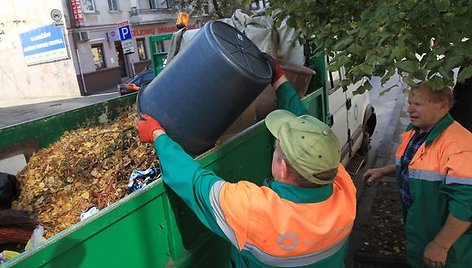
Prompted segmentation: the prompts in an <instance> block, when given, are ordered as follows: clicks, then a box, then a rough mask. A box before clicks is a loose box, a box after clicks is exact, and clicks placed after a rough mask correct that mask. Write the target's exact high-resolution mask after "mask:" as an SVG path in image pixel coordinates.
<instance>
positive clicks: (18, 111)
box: [0, 87, 120, 128]
mask: <svg viewBox="0 0 472 268" xmlns="http://www.w3.org/2000/svg"><path fill="white" fill-rule="evenodd" d="M119 97H120V95H119V94H118V91H117V89H116V87H114V88H109V89H106V90H103V91H101V92H100V93H98V94H94V95H89V96H80V97H75V98H60V97H47V98H34V99H24V100H19V101H14V102H12V101H0V128H2V127H6V126H10V125H15V124H19V123H21V122H26V121H30V120H33V119H36V118H42V117H45V116H49V115H53V114H56V113H60V112H64V111H69V110H72V109H75V108H79V107H82V106H87V105H90V104H94V103H97V102H101V101H104V100H109V99H113V98H119Z"/></svg>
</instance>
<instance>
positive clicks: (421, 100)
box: [364, 84, 472, 267]
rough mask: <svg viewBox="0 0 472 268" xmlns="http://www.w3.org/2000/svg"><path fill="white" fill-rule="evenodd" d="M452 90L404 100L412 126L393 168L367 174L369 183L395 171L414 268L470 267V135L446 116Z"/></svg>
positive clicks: (422, 90) (426, 90)
mask: <svg viewBox="0 0 472 268" xmlns="http://www.w3.org/2000/svg"><path fill="white" fill-rule="evenodd" d="M451 106H452V91H451V89H450V88H444V89H442V90H438V91H433V90H432V89H431V88H430V87H429V86H428V85H427V84H421V85H419V87H418V88H416V89H413V90H412V91H411V93H410V95H409V97H408V110H407V112H408V114H409V116H410V120H411V124H410V125H409V126H408V127H407V129H406V132H405V133H404V134H403V135H402V142H401V144H400V146H399V148H398V149H397V152H396V165H389V166H385V167H381V168H374V169H370V170H368V171H367V172H366V173H365V175H364V178H365V179H366V180H367V181H368V183H372V182H374V181H375V180H377V179H379V178H381V177H383V176H385V175H388V174H393V173H395V172H396V176H397V179H398V184H399V187H400V194H401V200H402V204H403V207H404V209H405V210H404V211H405V215H406V221H405V228H406V239H407V256H408V264H409V265H410V266H412V267H429V266H430V265H433V266H438V265H440V266H442V265H446V266H447V267H470V265H471V263H472V250H471V249H472V229H471V228H470V225H471V221H472V205H471V204H472V165H471V164H470V162H471V161H472V134H471V133H470V132H469V131H467V130H466V129H465V128H463V127H462V126H461V125H460V124H459V123H457V122H456V121H454V119H452V117H451V116H450V115H449V113H448V112H449V109H450V108H451Z"/></svg>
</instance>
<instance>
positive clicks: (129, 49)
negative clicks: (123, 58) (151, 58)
mask: <svg viewBox="0 0 472 268" xmlns="http://www.w3.org/2000/svg"><path fill="white" fill-rule="evenodd" d="M121 47H122V48H123V53H124V54H131V53H134V43H133V39H128V40H124V41H121Z"/></svg>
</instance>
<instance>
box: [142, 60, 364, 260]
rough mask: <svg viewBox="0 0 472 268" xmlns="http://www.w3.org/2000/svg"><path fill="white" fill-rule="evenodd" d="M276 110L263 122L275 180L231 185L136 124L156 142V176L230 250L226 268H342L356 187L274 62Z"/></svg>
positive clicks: (148, 126) (328, 134)
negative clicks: (272, 140) (272, 138)
mask: <svg viewBox="0 0 472 268" xmlns="http://www.w3.org/2000/svg"><path fill="white" fill-rule="evenodd" d="M272 66H273V70H274V72H273V73H274V77H273V79H272V83H273V85H274V87H275V88H277V97H278V100H277V101H278V106H279V107H280V108H285V109H287V110H290V111H291V112H288V111H286V110H276V111H274V112H272V113H270V114H269V115H268V116H267V118H266V120H265V123H266V125H267V127H268V129H269V131H270V132H271V133H272V134H273V135H274V136H275V137H276V141H275V150H274V153H273V158H272V175H273V179H267V180H266V182H265V183H264V185H263V186H258V185H255V184H254V183H251V182H249V181H240V182H238V183H229V182H226V181H225V180H223V179H222V178H220V177H218V176H217V175H215V174H214V173H213V172H212V171H210V170H205V169H203V168H202V167H201V166H200V165H199V163H198V162H196V161H195V160H194V159H192V158H191V157H190V156H189V155H188V154H187V153H185V152H184V150H183V149H182V148H181V147H180V146H179V145H178V144H176V143H175V142H174V141H172V139H171V138H170V137H169V136H167V135H166V133H165V130H164V129H163V128H162V127H161V125H160V124H159V122H157V121H156V120H154V119H153V118H151V117H150V116H148V115H143V117H144V118H143V120H140V121H139V122H138V129H139V133H140V138H141V140H142V141H143V142H154V148H155V150H156V153H157V155H158V156H159V160H160V163H161V168H162V177H163V180H164V182H165V183H167V184H168V185H169V186H170V187H171V188H172V189H173V190H174V191H175V192H176V193H177V194H178V195H179V196H180V197H181V198H182V199H183V200H184V201H185V202H186V204H187V205H188V206H189V207H190V208H191V209H192V210H193V211H194V212H195V214H196V215H197V217H198V218H199V219H200V221H202V223H203V224H205V225H206V226H207V227H208V228H209V229H210V230H212V231H213V232H214V233H216V234H217V235H219V236H221V237H222V238H224V239H225V240H227V241H228V242H230V243H231V245H232V247H231V266H232V267H296V266H302V267H330V268H332V267H343V266H344V256H345V254H346V250H347V245H348V238H349V234H350V232H351V229H352V226H353V222H354V217H355V214H356V192H355V187H354V185H353V183H352V180H351V178H350V176H349V175H348V173H347V172H346V171H345V169H344V167H343V166H342V165H341V164H340V163H339V161H340V155H339V141H338V139H337V137H336V136H335V134H334V133H333V131H332V130H331V129H330V128H329V126H327V125H326V124H324V123H322V122H321V121H319V120H318V119H316V118H314V117H312V116H309V115H306V109H305V107H304V106H303V104H302V102H301V101H300V98H299V96H298V95H297V93H296V92H295V90H294V89H293V87H292V86H291V85H290V83H288V81H287V79H286V78H285V76H284V75H283V72H282V70H281V69H280V65H279V64H278V63H277V62H273V65H272Z"/></svg>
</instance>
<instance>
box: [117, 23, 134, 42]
mask: <svg viewBox="0 0 472 268" xmlns="http://www.w3.org/2000/svg"><path fill="white" fill-rule="evenodd" d="M118 32H119V33H120V40H121V41H124V40H128V39H131V38H132V36H131V30H130V29H129V25H125V26H121V27H119V28H118Z"/></svg>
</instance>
